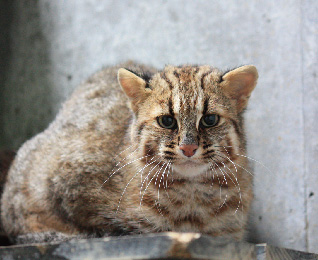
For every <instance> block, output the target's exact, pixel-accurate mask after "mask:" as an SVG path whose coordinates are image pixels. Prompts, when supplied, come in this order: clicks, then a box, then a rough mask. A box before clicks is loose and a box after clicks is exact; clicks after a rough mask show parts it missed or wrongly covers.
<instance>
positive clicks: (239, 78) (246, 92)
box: [220, 65, 258, 112]
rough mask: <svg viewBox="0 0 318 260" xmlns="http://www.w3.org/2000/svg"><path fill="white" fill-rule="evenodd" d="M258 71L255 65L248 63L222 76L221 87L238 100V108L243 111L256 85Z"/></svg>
mask: <svg viewBox="0 0 318 260" xmlns="http://www.w3.org/2000/svg"><path fill="white" fill-rule="evenodd" d="M257 79H258V72H257V69H256V67H255V66H253V65H246V66H242V67H239V68H237V69H234V70H231V71H229V72H228V73H226V74H225V75H223V77H222V80H223V81H222V82H221V84H220V85H221V87H222V88H223V90H224V92H225V93H226V94H227V95H228V96H229V97H230V98H232V99H235V100H236V101H237V110H238V112H241V111H242V110H243V109H244V108H245V107H246V106H247V102H248V99H249V97H250V95H251V93H252V91H253V89H254V88H255V86H256V83H257Z"/></svg>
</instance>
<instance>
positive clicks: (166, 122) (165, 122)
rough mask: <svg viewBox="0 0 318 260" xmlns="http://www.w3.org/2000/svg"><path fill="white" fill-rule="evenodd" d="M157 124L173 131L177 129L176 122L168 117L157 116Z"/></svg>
mask: <svg viewBox="0 0 318 260" xmlns="http://www.w3.org/2000/svg"><path fill="white" fill-rule="evenodd" d="M157 121H158V124H159V125H160V126H161V127H163V128H167V129H175V128H177V120H176V119H175V118H174V117H172V116H169V115H164V116H159V117H157Z"/></svg>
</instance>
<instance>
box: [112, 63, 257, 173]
mask: <svg viewBox="0 0 318 260" xmlns="http://www.w3.org/2000/svg"><path fill="white" fill-rule="evenodd" d="M118 78H119V82H120V84H121V86H122V88H123V89H124V91H125V93H126V95H127V96H128V97H129V98H130V102H131V109H132V110H133V111H134V114H135V119H134V122H133V125H132V128H131V131H132V132H131V138H132V140H133V141H134V142H137V143H138V146H139V147H140V153H141V156H144V157H145V158H147V160H149V159H154V158H156V159H155V160H158V161H161V162H164V163H166V164H169V165H171V167H172V169H173V170H174V172H175V173H176V174H178V175H180V176H182V177H183V178H194V177H196V176H198V175H201V174H205V173H206V172H207V171H208V170H209V169H211V168H215V167H221V166H222V165H224V164H226V163H230V162H231V161H232V160H234V159H235V155H236V154H237V153H239V149H240V147H241V143H242V142H244V136H243V129H242V118H241V112H242V111H243V109H244V108H245V107H246V104H247V100H248V97H249V95H250V93H251V91H252V90H253V89H254V87H255V85H256V80H257V71H256V69H255V67H254V66H243V67H240V68H238V69H236V70H233V71H230V72H228V73H226V74H224V75H223V74H222V73H221V72H220V71H219V70H217V69H214V68H211V67H209V66H200V67H199V66H185V67H172V66H167V67H165V68H164V70H163V71H161V72H159V73H157V74H155V75H153V76H152V77H151V78H150V80H149V81H148V82H147V81H146V80H145V79H143V77H142V76H138V75H136V74H134V73H132V72H130V71H128V70H125V69H120V70H119V74H118Z"/></svg>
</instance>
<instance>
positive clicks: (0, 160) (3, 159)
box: [0, 150, 16, 245]
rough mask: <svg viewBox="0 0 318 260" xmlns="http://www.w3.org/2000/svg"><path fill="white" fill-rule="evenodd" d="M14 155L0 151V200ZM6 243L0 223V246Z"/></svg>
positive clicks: (11, 152) (10, 151)
mask: <svg viewBox="0 0 318 260" xmlns="http://www.w3.org/2000/svg"><path fill="white" fill-rule="evenodd" d="M15 155H16V153H15V152H14V151H12V150H0V198H1V197H2V192H3V188H4V184H5V182H6V179H7V174H8V171H9V168H10V165H11V163H12V161H13V159H14V157H15ZM0 214H1V209H0ZM8 243H9V241H8V239H7V237H6V235H5V233H4V231H3V228H2V223H1V221H0V245H7V244H8Z"/></svg>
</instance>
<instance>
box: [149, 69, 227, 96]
mask: <svg viewBox="0 0 318 260" xmlns="http://www.w3.org/2000/svg"><path fill="white" fill-rule="evenodd" d="M221 78H222V72H221V71H220V70H218V69H217V68H213V67H211V66H208V65H203V66H192V65H191V66H190V65H185V66H171V65H167V66H165V67H164V69H163V70H162V71H160V72H158V73H157V74H155V75H154V77H153V80H152V83H153V84H154V88H155V87H156V85H160V87H161V88H168V89H169V90H171V91H172V90H174V89H175V88H178V89H179V92H189V93H188V94H190V93H191V92H197V91H198V89H197V88H199V87H201V88H202V90H203V89H204V88H206V87H208V86H216V85H217V84H218V83H219V82H220V81H221Z"/></svg>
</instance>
